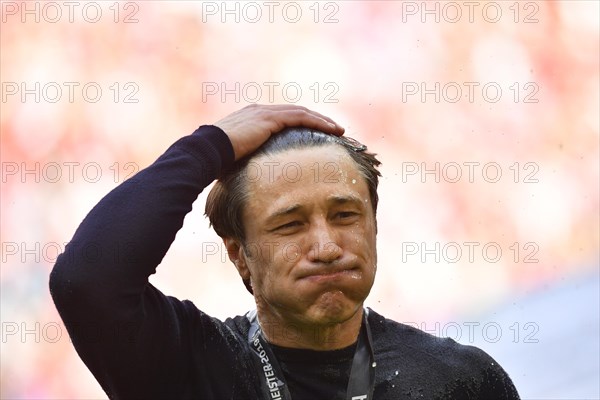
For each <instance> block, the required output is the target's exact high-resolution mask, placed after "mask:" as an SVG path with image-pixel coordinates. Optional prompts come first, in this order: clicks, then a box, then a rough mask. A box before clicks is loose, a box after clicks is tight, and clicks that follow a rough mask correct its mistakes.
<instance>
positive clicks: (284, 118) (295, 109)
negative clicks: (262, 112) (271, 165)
mask: <svg viewBox="0 0 600 400" xmlns="http://www.w3.org/2000/svg"><path fill="white" fill-rule="evenodd" d="M264 107H266V109H269V110H271V111H272V112H273V114H272V116H271V118H272V119H273V121H274V122H276V123H277V125H278V127H279V128H280V129H283V128H285V127H292V126H304V127H307V128H311V129H315V130H320V131H323V132H325V133H330V134H333V135H337V136H341V135H343V134H344V128H342V127H341V126H340V125H339V124H337V123H336V122H335V121H334V120H332V119H331V118H329V117H327V116H325V115H323V114H321V113H318V112H316V111H313V110H309V109H308V108H306V107H302V106H296V105H289V104H282V105H273V106H264Z"/></svg>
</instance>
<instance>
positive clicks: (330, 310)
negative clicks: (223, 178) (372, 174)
mask: <svg viewBox="0 0 600 400" xmlns="http://www.w3.org/2000/svg"><path fill="white" fill-rule="evenodd" d="M247 179H248V201H247V204H246V207H245V209H244V215H243V219H244V221H243V222H244V226H245V232H246V245H245V250H246V251H245V256H244V260H245V263H246V265H247V267H248V269H249V271H250V274H251V278H252V286H253V291H254V295H255V297H256V300H257V306H258V308H259V311H263V312H268V313H272V314H273V315H276V316H278V317H279V318H280V319H283V320H286V321H292V322H293V321H297V322H300V323H303V324H317V325H328V324H335V323H340V322H344V321H346V320H348V319H349V318H351V317H352V316H353V315H354V314H355V313H356V312H357V311H358V310H359V309H360V308H361V307H362V303H363V301H364V299H365V298H366V297H367V295H368V294H369V291H370V290H371V286H372V285H373V280H374V278H375V271H376V265H377V253H376V246H375V217H374V214H373V209H372V206H371V200H370V198H369V190H368V186H367V183H366V180H365V178H364V177H363V176H362V175H361V174H360V172H359V170H358V167H357V165H356V164H355V162H354V161H353V160H352V159H351V158H350V157H349V156H348V155H347V154H346V151H345V150H344V149H343V148H341V147H340V146H337V145H330V146H323V147H312V148H306V149H301V150H298V149H294V150H288V151H285V152H281V153H278V154H276V155H274V156H268V157H267V156H262V157H260V158H257V159H256V160H254V162H252V163H251V164H250V165H249V167H248V169H247Z"/></svg>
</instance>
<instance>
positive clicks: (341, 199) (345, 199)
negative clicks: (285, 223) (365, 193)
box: [267, 195, 363, 222]
mask: <svg viewBox="0 0 600 400" xmlns="http://www.w3.org/2000/svg"><path fill="white" fill-rule="evenodd" d="M327 202H328V203H333V204H336V205H339V204H346V203H354V204H356V205H360V206H362V205H363V201H362V200H361V199H360V198H359V197H357V196H352V195H343V196H340V195H333V196H330V197H328V198H327ZM302 208H303V206H302V205H301V204H299V203H296V204H292V205H290V206H288V207H285V208H282V209H279V210H277V211H275V212H274V213H272V214H271V215H269V216H268V217H267V221H268V222H270V221H273V220H275V219H277V218H279V217H284V216H286V215H289V214H293V213H295V212H296V211H298V210H300V209H302Z"/></svg>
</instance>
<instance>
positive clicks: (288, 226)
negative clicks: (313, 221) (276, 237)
mask: <svg viewBox="0 0 600 400" xmlns="http://www.w3.org/2000/svg"><path fill="white" fill-rule="evenodd" d="M301 225H302V223H301V222H300V221H291V222H288V223H286V224H283V225H279V226H278V227H277V228H275V229H274V230H275V231H280V230H284V229H292V228H295V227H299V226H301Z"/></svg>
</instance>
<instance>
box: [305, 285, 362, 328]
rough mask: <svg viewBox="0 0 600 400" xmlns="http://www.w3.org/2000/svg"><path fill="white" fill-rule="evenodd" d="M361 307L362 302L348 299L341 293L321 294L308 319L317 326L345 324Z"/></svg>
mask: <svg viewBox="0 0 600 400" xmlns="http://www.w3.org/2000/svg"><path fill="white" fill-rule="evenodd" d="M361 307H362V301H360V302H356V301H354V300H351V299H348V298H347V297H346V295H345V294H344V293H342V292H341V291H332V292H326V293H323V294H322V295H321V296H319V298H318V299H317V301H316V302H315V304H314V305H313V307H311V310H310V311H309V315H307V316H308V317H309V319H311V320H313V322H314V323H316V324H318V325H331V324H339V323H343V322H346V321H347V320H349V319H350V318H352V317H353V316H354V315H355V314H356V312H357V311H359V310H360V309H361Z"/></svg>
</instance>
